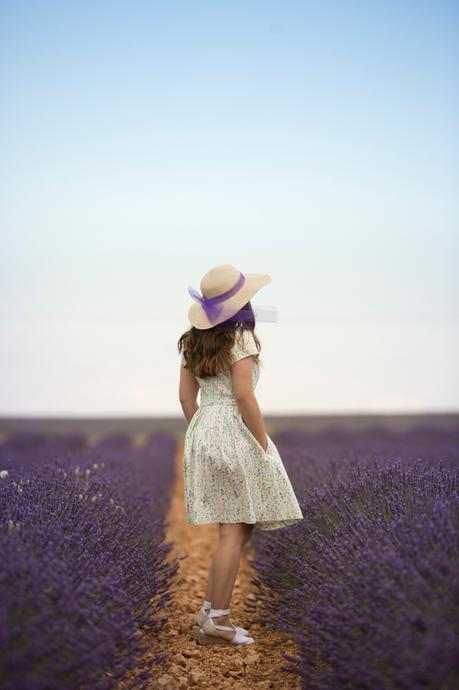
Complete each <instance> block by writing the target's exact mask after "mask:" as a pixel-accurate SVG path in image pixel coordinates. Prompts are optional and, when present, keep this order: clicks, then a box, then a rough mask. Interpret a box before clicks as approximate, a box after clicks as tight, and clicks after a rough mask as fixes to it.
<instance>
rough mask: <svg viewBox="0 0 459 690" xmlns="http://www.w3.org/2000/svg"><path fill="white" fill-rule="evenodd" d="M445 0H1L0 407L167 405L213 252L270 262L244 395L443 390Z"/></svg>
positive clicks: (248, 262)
mask: <svg viewBox="0 0 459 690" xmlns="http://www.w3.org/2000/svg"><path fill="white" fill-rule="evenodd" d="M458 16H459V7H458V5H457V3H454V2H438V3H430V2H403V3H400V2H389V1H384V2H378V1H376V0H375V1H374V2H371V3H367V2H346V3H342V2H283V3H273V2H251V3H242V2H232V3H223V2H220V3H215V2H213V3H211V2H190V3H185V2H183V3H178V2H169V3H157V2H135V1H134V2H132V3H118V2H110V3H108V2H99V3H87V2H68V3H58V2H40V3H27V2H3V3H2V4H1V6H0V70H1V71H0V84H1V91H2V99H1V107H0V144H1V150H2V156H1V159H0V175H1V179H2V185H1V190H2V191H1V192H0V223H1V227H2V248H3V270H2V272H1V275H0V289H1V294H2V300H1V306H0V327H1V330H2V339H1V341H2V344H1V345H0V348H1V350H0V354H1V355H2V357H1V364H0V367H1V369H0V375H1V377H2V380H3V381H4V382H5V385H4V386H3V387H2V388H3V392H2V393H0V414H2V413H3V414H47V413H53V414H100V413H103V414H112V413H113V414H115V413H128V414H130V413H132V414H138V413H142V414H149V413H151V414H180V413H181V411H180V409H179V406H178V402H177V377H178V365H179V360H178V356H177V354H176V351H175V343H176V340H177V339H178V337H179V335H180V333H181V332H182V331H183V330H185V329H186V328H187V326H188V322H187V318H186V315H187V311H188V307H189V304H190V298H189V295H188V290H187V287H188V285H193V286H194V287H195V288H197V289H199V281H200V278H201V276H202V275H203V274H204V273H205V272H206V271H207V270H208V269H209V268H211V267H212V266H215V265H217V264H221V263H232V264H234V265H236V266H238V267H239V268H240V270H242V271H247V272H254V271H255V272H257V271H259V272H267V273H270V275H271V276H272V283H271V284H270V285H269V286H267V287H266V288H264V289H263V292H261V293H260V294H259V296H257V297H258V300H257V299H254V303H256V301H258V302H259V303H260V304H275V305H276V306H277V307H278V310H279V322H278V323H276V324H259V332H260V336H261V339H262V341H263V346H264V352H265V353H266V357H265V363H266V364H265V366H266V371H265V372H264V378H263V379H262V380H260V383H259V389H258V391H259V399H260V402H261V406H262V411H264V412H266V413H271V412H273V413H274V412H295V411H296V412H303V411H310V412H313V411H321V412H324V411H332V412H336V411H346V412H348V411H371V410H374V411H403V410H407V411H412V410H418V409H419V410H450V409H458V408H459V385H458V384H459V376H458V363H457V361H456V360H457V358H456V356H455V352H457V350H458V346H459V337H458V335H459V334H458V330H459V318H458V316H459V309H458V306H459V305H458V302H459V299H458V289H457V288H458V284H457V283H458V278H457V264H458V255H459V252H458V217H459V214H458V210H459V209H458V202H457V193H456V190H457V188H458V186H459V185H458V182H459V180H458V177H459V172H458V170H459V168H458V160H459V155H458V154H459V146H458V127H457V122H458V114H459V112H458V111H459V108H458V100H459V99H458V88H457V74H458V62H459V56H458V49H457V46H458V38H459V36H458V33H459V21H458V18H459V17H458ZM331 372H333V375H332V374H331ZM350 372H353V373H352V377H351V378H349V376H350ZM32 391H33V392H32Z"/></svg>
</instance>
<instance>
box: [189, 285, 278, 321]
mask: <svg viewBox="0 0 459 690" xmlns="http://www.w3.org/2000/svg"><path fill="white" fill-rule="evenodd" d="M244 276H245V283H244V285H243V286H242V288H241V289H240V290H239V292H238V293H237V294H236V295H233V297H230V298H229V299H228V300H225V313H224V316H222V317H221V318H220V320H219V319H217V320H216V321H213V322H212V323H211V322H210V321H209V319H208V318H207V315H206V312H205V311H204V309H203V308H202V306H201V304H200V302H194V304H192V305H191V307H190V309H189V310H188V319H189V321H190V323H191V325H192V326H194V327H195V328H199V329H200V330H205V329H207V328H212V327H213V326H217V325H218V324H219V323H222V322H223V321H226V319H229V318H230V317H231V316H234V314H236V313H237V312H238V311H239V310H240V309H242V307H243V306H244V304H247V302H248V301H249V300H250V299H252V297H253V296H254V295H255V294H256V293H257V292H258V290H260V289H261V288H262V287H264V286H265V285H268V283H270V282H271V276H270V275H268V274H267V273H244Z"/></svg>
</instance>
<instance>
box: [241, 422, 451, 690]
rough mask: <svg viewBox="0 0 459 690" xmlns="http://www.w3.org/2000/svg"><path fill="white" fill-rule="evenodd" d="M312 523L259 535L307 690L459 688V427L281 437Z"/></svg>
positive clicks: (268, 607) (266, 595)
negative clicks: (293, 640)
mask: <svg viewBox="0 0 459 690" xmlns="http://www.w3.org/2000/svg"><path fill="white" fill-rule="evenodd" d="M273 439H274V441H275V443H276V445H277V447H278V449H279V452H280V453H281V456H282V458H283V460H284V464H285V466H286V469H287V471H288V473H289V476H290V478H291V480H292V484H293V485H294V488H295V491H296V494H297V496H298V499H299V502H300V504H301V508H302V511H303V515H304V518H305V519H304V520H303V521H302V522H301V523H299V524H298V525H295V526H293V527H290V528H288V529H282V530H277V531H274V532H271V533H263V532H255V533H254V537H253V545H254V547H255V554H256V555H255V558H254V560H253V562H252V565H253V566H254V567H255V569H256V577H255V578H254V579H253V581H252V582H253V584H254V585H255V586H256V588H257V589H258V593H259V596H260V597H261V599H262V601H263V604H264V606H263V609H264V612H265V613H264V616H265V618H264V621H265V622H266V623H269V624H270V625H272V626H274V627H275V628H276V629H278V630H283V631H286V632H289V633H291V634H292V635H293V636H294V638H295V640H296V642H297V645H298V650H299V653H298V655H296V656H292V655H288V654H285V655H283V656H284V658H285V659H286V666H284V669H285V670H289V671H291V672H292V673H294V674H297V675H298V676H299V677H300V678H301V686H302V688H303V690H306V689H307V690H325V689H331V688H333V689H336V688H343V689H344V688H358V689H359V690H376V689H377V690H386V689H387V690H389V689H390V690H392V689H394V688H397V689H400V690H421V689H424V688H425V689H426V690H427V689H429V690H453V689H454V688H458V687H459V475H458V468H459V429H457V428H456V429H452V430H451V431H440V430H437V429H436V428H434V427H431V428H430V427H425V428H417V429H414V430H411V431H404V432H397V433H395V432H390V431H389V430H384V429H382V428H380V427H378V428H376V427H375V428H373V429H368V430H366V431H362V432H355V433H354V432H350V431H349V432H348V431H346V430H344V429H340V428H338V427H337V428H334V429H328V430H327V431H324V432H322V433H306V432H303V431H301V430H298V429H295V430H293V429H292V430H290V431H289V430H288V429H285V430H283V431H278V433H277V434H275V435H273Z"/></svg>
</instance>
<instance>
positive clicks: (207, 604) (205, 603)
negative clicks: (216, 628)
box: [203, 599, 212, 609]
mask: <svg viewBox="0 0 459 690" xmlns="http://www.w3.org/2000/svg"><path fill="white" fill-rule="evenodd" d="M203 608H204V609H210V608H212V602H211V601H207V600H206V599H204V606H203Z"/></svg>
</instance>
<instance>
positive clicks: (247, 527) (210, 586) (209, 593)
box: [205, 522, 255, 608]
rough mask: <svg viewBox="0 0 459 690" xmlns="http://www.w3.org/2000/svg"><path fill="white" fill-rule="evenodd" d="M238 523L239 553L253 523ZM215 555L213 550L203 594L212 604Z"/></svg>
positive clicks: (250, 531) (249, 535)
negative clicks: (241, 533)
mask: <svg viewBox="0 0 459 690" xmlns="http://www.w3.org/2000/svg"><path fill="white" fill-rule="evenodd" d="M239 524H241V525H242V529H243V537H242V541H241V553H242V549H243V548H244V546H245V545H246V544H247V542H248V541H249V539H250V537H251V536H252V532H253V528H254V527H255V525H254V524H248V523H246V522H241V523H239ZM216 555H217V552H216V551H215V553H214V555H213V558H212V563H211V565H210V569H209V577H208V579H207V589H206V596H205V598H206V601H211V602H212V605H213V603H214V602H213V599H212V596H213V587H214V563H215V559H216ZM214 608H216V606H214Z"/></svg>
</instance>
